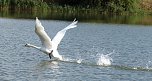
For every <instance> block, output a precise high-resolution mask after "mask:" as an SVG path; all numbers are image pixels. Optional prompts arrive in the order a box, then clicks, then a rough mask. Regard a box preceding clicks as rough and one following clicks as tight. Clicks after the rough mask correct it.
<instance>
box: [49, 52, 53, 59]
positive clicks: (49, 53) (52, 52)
mask: <svg viewBox="0 0 152 81" xmlns="http://www.w3.org/2000/svg"><path fill="white" fill-rule="evenodd" d="M52 53H53V50H52V51H51V52H50V53H49V57H50V59H51V55H52Z"/></svg>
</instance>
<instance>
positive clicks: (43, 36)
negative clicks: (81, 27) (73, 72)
mask: <svg viewBox="0 0 152 81" xmlns="http://www.w3.org/2000/svg"><path fill="white" fill-rule="evenodd" d="M77 22H78V21H75V20H74V21H73V22H72V23H71V24H70V25H68V26H67V27H66V28H64V29H62V30H61V31H59V32H58V33H57V34H56V36H55V37H54V38H53V40H52V41H51V38H50V37H49V36H48V35H47V33H46V32H45V30H44V27H43V26H42V24H41V22H40V21H39V20H38V18H37V17H36V24H35V33H36V34H37V35H38V37H39V38H40V40H41V43H42V47H37V46H35V45H31V44H26V45H25V46H27V47H33V48H36V49H38V50H40V51H42V52H44V53H46V54H49V53H50V52H51V51H52V50H53V53H52V56H53V57H55V58H57V59H59V60H62V59H63V58H62V56H61V55H60V54H59V52H58V51H57V47H58V45H59V43H60V42H61V40H62V38H63V37H64V35H65V33H66V31H67V30H68V29H71V28H75V27H77V25H76V24H77Z"/></svg>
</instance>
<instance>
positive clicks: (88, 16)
mask: <svg viewBox="0 0 152 81" xmlns="http://www.w3.org/2000/svg"><path fill="white" fill-rule="evenodd" d="M36 16H37V17H40V18H43V19H53V20H73V19H74V18H77V19H78V20H79V21H83V22H99V23H121V24H142V25H152V16H150V15H110V14H109V15H105V14H100V13H96V12H95V13H93V11H92V12H88V11H87V10H75V12H73V11H70V10H69V11H62V10H61V11H60V10H50V11H42V10H41V11H38V10H37V11H36V10H3V11H2V10H1V11H0V17H9V18H32V19H33V18H35V17H36Z"/></svg>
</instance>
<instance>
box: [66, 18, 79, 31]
mask: <svg viewBox="0 0 152 81" xmlns="http://www.w3.org/2000/svg"><path fill="white" fill-rule="evenodd" d="M77 23H78V21H77V20H76V18H75V19H74V21H73V22H72V23H71V24H70V25H68V26H67V27H66V28H65V30H68V29H71V28H75V27H77V25H76V24H77Z"/></svg>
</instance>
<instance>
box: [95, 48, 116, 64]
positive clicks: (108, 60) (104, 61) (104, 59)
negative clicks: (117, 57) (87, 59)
mask: <svg viewBox="0 0 152 81" xmlns="http://www.w3.org/2000/svg"><path fill="white" fill-rule="evenodd" d="M113 53H114V51H113V52H111V53H109V54H106V55H104V54H98V55H100V56H99V59H98V60H97V65H101V66H111V64H112V61H113V59H112V58H111V57H110V55H112V54H113Z"/></svg>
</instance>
